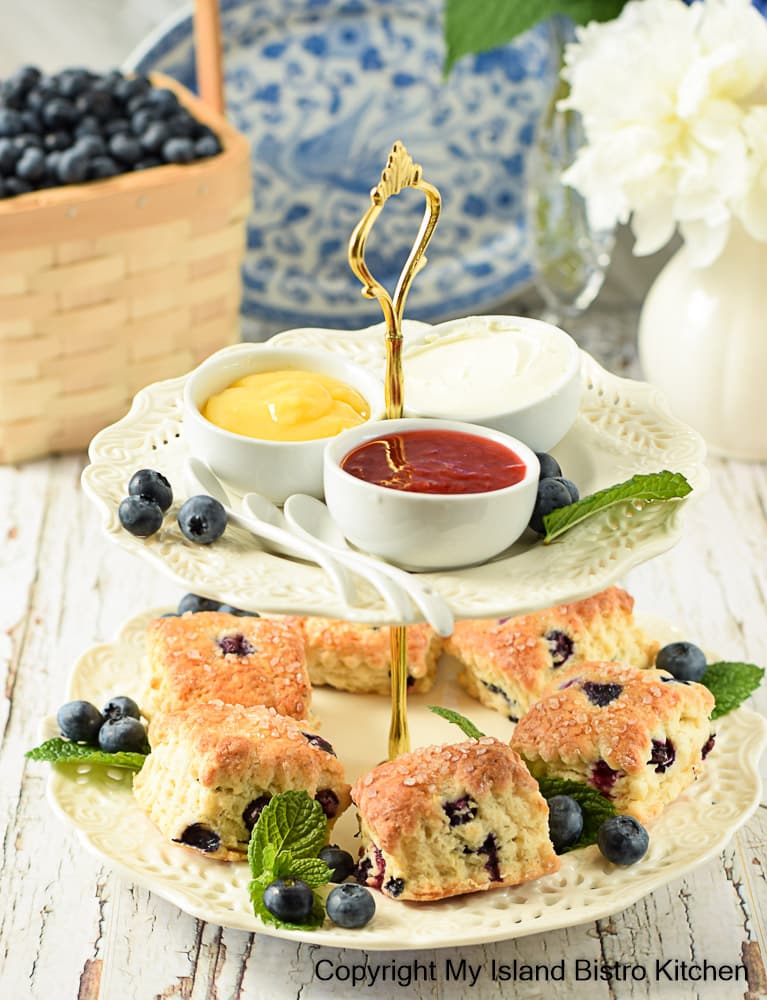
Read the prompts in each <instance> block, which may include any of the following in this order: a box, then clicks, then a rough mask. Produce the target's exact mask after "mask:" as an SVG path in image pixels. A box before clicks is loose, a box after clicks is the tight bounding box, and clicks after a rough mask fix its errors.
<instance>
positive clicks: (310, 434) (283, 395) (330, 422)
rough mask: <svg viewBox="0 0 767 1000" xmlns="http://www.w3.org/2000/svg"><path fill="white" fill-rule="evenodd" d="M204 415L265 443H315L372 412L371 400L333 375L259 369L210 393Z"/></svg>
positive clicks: (352, 424) (237, 432) (226, 428)
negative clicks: (262, 370) (211, 394)
mask: <svg viewBox="0 0 767 1000" xmlns="http://www.w3.org/2000/svg"><path fill="white" fill-rule="evenodd" d="M202 415H203V416H204V417H205V418H206V419H207V420H210V422H211V423H213V424H215V425H216V426H217V427H222V428H223V429H224V430H227V431H232V432H233V433H234V434H243V435H245V436H246V437H253V438H262V439H264V440H266V441H315V440H317V439H318V438H325V437H333V436H334V435H336V434H339V433H340V432H341V431H343V430H346V428H347V427H356V426H357V424H361V423H363V422H364V421H365V420H367V419H368V417H369V416H370V407H369V406H368V403H367V400H366V399H365V398H364V397H363V396H361V395H360V393H359V392H357V390H356V389H353V388H352V387H351V386H350V385H346V384H345V383H344V382H340V381H339V380H338V379H336V378H332V377H331V376H330V375H322V374H321V373H319V372H306V371H274V372H256V373H255V374H253V375H246V376H245V377H244V378H241V379H238V381H237V382H233V383H232V385H230V386H229V387H228V388H227V389H224V390H223V391H222V392H218V393H216V394H215V395H214V396H211V397H210V399H209V400H208V401H207V403H206V404H205V406H204V407H203V408H202Z"/></svg>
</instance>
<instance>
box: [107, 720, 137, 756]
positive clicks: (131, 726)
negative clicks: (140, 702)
mask: <svg viewBox="0 0 767 1000" xmlns="http://www.w3.org/2000/svg"><path fill="white" fill-rule="evenodd" d="M99 749H101V750H104V751H106V753H119V752H120V751H125V752H128V753H145V752H146V749H147V740H146V729H144V727H143V725H142V724H141V723H140V722H139V720H138V719H134V718H133V717H132V716H130V715H124V716H122V717H121V718H116V719H107V720H106V722H105V723H104V724H103V726H102V727H101V729H99Z"/></svg>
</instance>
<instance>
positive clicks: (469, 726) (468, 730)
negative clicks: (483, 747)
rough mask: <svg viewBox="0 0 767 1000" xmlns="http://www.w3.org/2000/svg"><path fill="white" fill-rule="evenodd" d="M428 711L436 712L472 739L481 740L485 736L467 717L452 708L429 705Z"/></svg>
mask: <svg viewBox="0 0 767 1000" xmlns="http://www.w3.org/2000/svg"><path fill="white" fill-rule="evenodd" d="M428 709H429V711H430V712H434V714H435V715H439V716H441V717H442V718H443V719H447V721H448V722H452V723H453V725H455V726H458V728H459V729H461V730H462V732H463V733H464V734H465V735H466V736H468V737H469V738H470V739H473V740H479V739H482V737H483V736H484V735H485V734H484V733H483V732H481V731H480V730H479V729H477V727H476V726H475V725H474V723H473V722H471V720H469V719H467V718H466V716H465V715H461V713H460V712H454V711H453V709H452V708H440V706H439V705H429V706H428Z"/></svg>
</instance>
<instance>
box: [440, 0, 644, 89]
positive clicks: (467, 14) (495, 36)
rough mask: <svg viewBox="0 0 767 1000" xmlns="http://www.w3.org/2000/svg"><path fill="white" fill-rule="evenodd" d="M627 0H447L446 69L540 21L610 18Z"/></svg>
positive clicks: (581, 20)
mask: <svg viewBox="0 0 767 1000" xmlns="http://www.w3.org/2000/svg"><path fill="white" fill-rule="evenodd" d="M624 2H625V0H538V2H537V3H530V2H529V0H483V2H481V3H477V0H445V46H446V49H447V51H446V55H445V73H446V74H447V73H449V72H450V69H451V68H452V66H453V64H454V63H455V62H456V60H458V59H460V58H461V56H465V55H469V54H470V53H476V52H487V51H488V50H489V49H494V48H496V46H498V45H505V44H506V43H507V42H510V41H512V39H514V38H516V37H517V35H521V34H522V33H523V32H524V31H527V30H528V28H532V27H533V25H535V24H537V23H538V22H539V21H543V20H545V19H546V18H548V17H551V16H553V15H555V14H565V15H567V16H568V17H570V18H572V20H573V21H575V23H576V24H586V23H587V22H588V21H609V20H612V18H614V17H617V16H618V14H619V13H620V12H621V10H622V8H623V4H624Z"/></svg>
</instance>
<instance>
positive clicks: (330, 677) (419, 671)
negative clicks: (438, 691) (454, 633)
mask: <svg viewBox="0 0 767 1000" xmlns="http://www.w3.org/2000/svg"><path fill="white" fill-rule="evenodd" d="M296 620H297V621H300V623H301V629H302V631H303V635H304V642H305V646H306V663H307V667H308V668H309V677H310V678H311V682H312V684H315V685H320V684H329V685H330V686H331V687H334V688H339V689H340V690H342V691H358V692H365V693H369V694H388V693H389V691H390V690H391V652H390V645H389V630H388V629H387V628H379V627H377V626H375V625H357V624H353V623H352V622H343V621H333V620H332V619H330V618H301V619H296ZM441 652H442V640H441V639H440V637H439V636H438V635H437V633H436V632H434V631H433V629H431V628H429V626H428V625H411V626H410V627H409V628H408V630H407V670H408V688H409V689H410V690H411V691H428V690H429V689H430V688H431V686H432V684H433V683H434V675H435V674H436V671H437V660H438V659H439V655H440V653H441Z"/></svg>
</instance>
